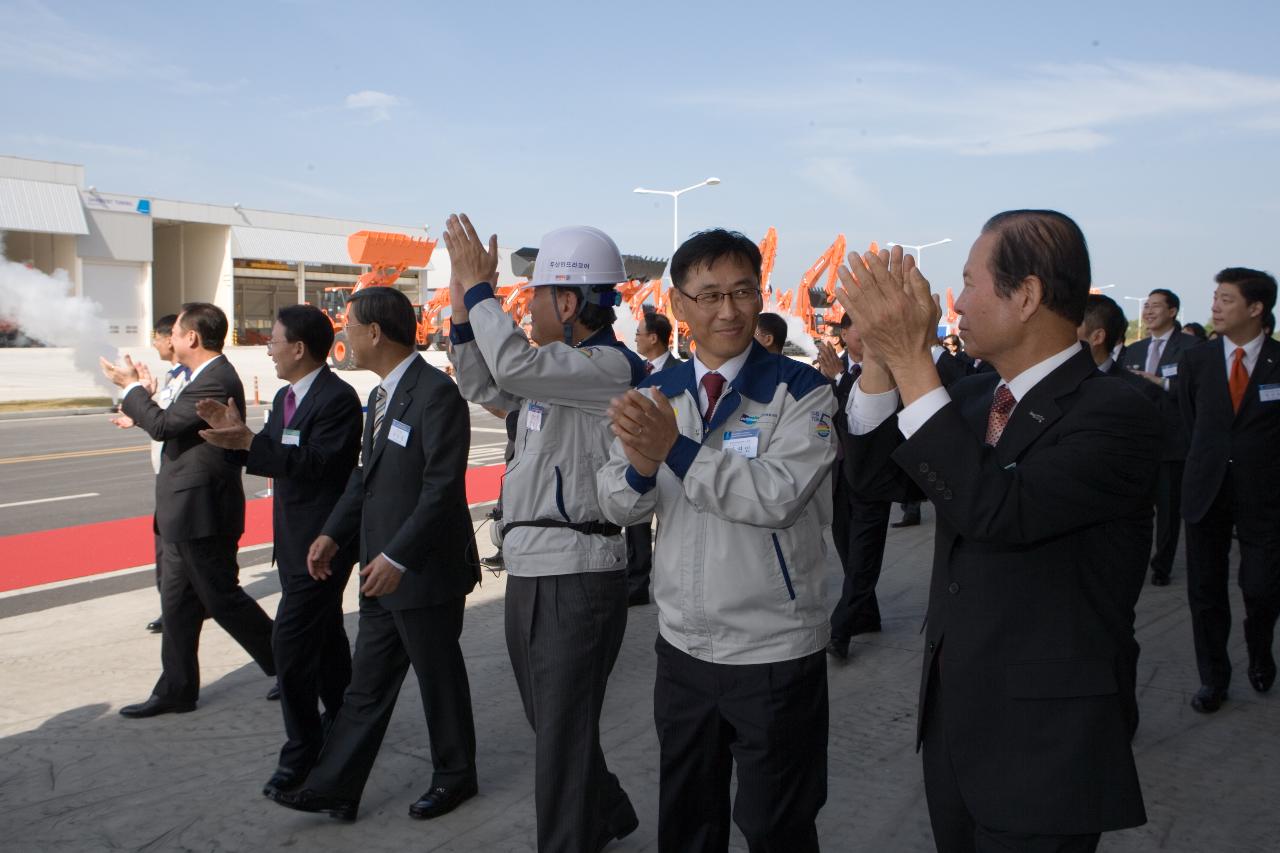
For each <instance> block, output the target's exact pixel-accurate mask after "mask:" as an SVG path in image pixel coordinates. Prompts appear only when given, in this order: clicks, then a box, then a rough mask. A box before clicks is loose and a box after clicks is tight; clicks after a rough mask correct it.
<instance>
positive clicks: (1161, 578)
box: [1151, 572, 1169, 586]
mask: <svg viewBox="0 0 1280 853" xmlns="http://www.w3.org/2000/svg"><path fill="white" fill-rule="evenodd" d="M1151 585H1152V586H1168V585H1169V576H1168V575H1161V574H1157V573H1155V572H1152V573H1151Z"/></svg>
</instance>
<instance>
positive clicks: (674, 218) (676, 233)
mask: <svg viewBox="0 0 1280 853" xmlns="http://www.w3.org/2000/svg"><path fill="white" fill-rule="evenodd" d="M718 183H720V179H719V178H707V179H706V180H705V181H699V182H698V183H696V184H694V185H693V186H689V187H685V188H684V189H680V190H649V189H645V188H644V187H636V188H635V189H634V190H632V192H635V193H647V194H648V195H666V196H671V256H672V257H673V258H674V257H675V254H676V249H678V248H680V196H681V195H683V194H684V193H687V192H689V191H690V190H696V189H698V187H714V186H715V185H716V184H718ZM669 268H670V262H669V261H668V269H669ZM671 286H672V287H675V286H676V280H675V279H674V278H673V279H671ZM673 332H674V335H675V344H676V352H677V353H679V352H680V324H679V323H677V324H676V328H675V329H674V330H673Z"/></svg>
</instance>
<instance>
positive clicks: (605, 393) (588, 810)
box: [444, 215, 645, 853]
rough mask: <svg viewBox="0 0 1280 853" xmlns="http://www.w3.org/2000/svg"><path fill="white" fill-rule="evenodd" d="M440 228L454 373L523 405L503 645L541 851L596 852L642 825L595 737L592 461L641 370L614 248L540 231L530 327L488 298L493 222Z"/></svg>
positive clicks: (510, 482) (613, 634)
mask: <svg viewBox="0 0 1280 853" xmlns="http://www.w3.org/2000/svg"><path fill="white" fill-rule="evenodd" d="M444 240H445V246H446V247H447V248H448V250H449V258H450V264H451V267H452V273H451V275H450V281H449V289H450V297H451V300H452V307H453V318H452V330H451V332H450V339H451V341H452V347H451V348H450V354H449V357H450V360H451V361H452V362H453V364H454V367H455V368H456V369H457V377H458V387H459V389H460V390H461V391H462V395H463V396H464V397H466V398H467V399H468V400H471V401H472V402H475V403H479V404H481V405H485V406H493V407H496V408H499V409H503V410H506V411H519V412H520V415H519V420H518V423H517V427H516V436H515V448H516V449H515V458H514V459H513V461H512V463H511V465H510V466H509V467H508V468H507V474H506V477H505V480H504V483H503V493H502V502H503V528H502V530H503V541H502V553H503V558H504V559H505V561H506V567H507V573H508V578H507V595H506V631H507V650H508V652H509V654H510V655H511V665H512V668H513V669H514V670H515V677H516V683H517V685H518V686H519V688H520V698H521V699H522V700H523V702H524V708H525V715H526V716H527V717H528V719H529V724H530V725H531V726H533V730H534V733H535V736H536V741H537V746H536V766H535V804H536V809H537V815H538V850H539V851H542V853H548V851H564V853H581V851H597V850H600V849H602V848H604V847H605V846H606V845H607V844H608V843H609V842H610V841H612V840H613V839H615V838H622V837H623V836H625V835H627V834H629V833H630V832H631V831H633V830H634V829H635V828H636V826H637V825H638V821H637V819H636V814H635V810H634V809H633V808H632V806H631V801H630V800H629V799H628V798H627V795H626V793H625V792H624V791H623V790H622V786H621V785H620V784H619V783H618V779H617V777H616V776H614V775H613V774H612V773H610V772H609V768H608V767H607V766H606V764H605V760H604V753H603V751H602V750H601V749H600V710H601V707H602V705H603V703H604V693H605V686H606V682H607V680H608V677H609V673H610V672H611V671H612V669H613V664H614V661H615V660H616V659H617V656H618V650H619V648H620V647H621V645H622V637H623V634H624V633H625V631H626V624H627V578H626V546H625V544H624V542H623V537H622V529H621V528H620V527H619V526H618V525H615V524H612V523H610V522H608V521H607V520H605V517H604V515H603V514H601V512H600V506H599V503H598V502H597V499H596V488H595V473H596V471H597V470H598V469H599V468H600V467H601V466H603V465H604V463H605V460H606V459H608V457H609V443H610V440H611V438H612V437H611V435H610V433H609V425H608V420H607V418H606V416H605V413H606V411H607V409H608V406H609V400H610V399H611V398H612V397H615V396H617V395H619V394H622V393H624V392H625V391H626V390H627V389H628V388H631V387H632V386H634V385H636V384H637V383H638V382H639V381H640V380H641V379H643V378H644V375H645V370H644V361H643V359H641V358H640V357H639V356H637V355H636V354H635V353H633V352H631V351H630V350H628V349H627V348H626V347H625V346H624V345H623V344H621V343H620V342H619V341H618V339H617V338H616V337H614V334H613V322H614V320H615V314H614V311H613V306H614V305H616V304H617V296H616V291H615V285H616V284H617V283H618V282H620V281H625V280H626V274H625V272H624V271H623V265H622V256H621V254H619V252H618V247H617V246H616V245H615V244H614V242H613V240H611V239H610V238H609V236H608V235H607V234H605V233H604V232H603V231H600V230H598V229H595V228H589V227H585V226H582V227H574V228H561V229H559V230H556V231H552V232H551V233H549V234H547V235H546V236H545V237H543V239H542V244H541V246H540V247H539V250H538V257H537V260H536V262H535V264H534V271H533V278H532V280H531V281H530V283H529V286H530V287H533V288H534V292H533V298H532V300H531V301H530V306H529V310H530V315H531V317H532V324H531V327H530V334H529V338H526V337H525V335H524V334H523V333H522V332H521V331H520V329H519V328H518V327H516V325H515V324H514V323H513V322H512V321H511V318H510V317H509V316H508V315H507V314H506V313H504V312H503V310H502V306H501V303H500V302H499V301H498V300H497V299H495V298H494V293H493V285H494V284H495V283H496V281H497V267H498V244H497V237H496V236H495V237H491V238H490V239H489V246H488V248H487V249H486V248H485V246H484V244H483V243H481V241H480V239H479V237H478V236H477V235H476V231H475V229H474V228H473V227H472V225H471V222H470V220H468V219H467V217H466V216H465V215H462V216H451V217H449V221H448V224H447V228H446V231H445V234H444ZM530 339H532V343H531V342H530ZM535 344H536V346H535Z"/></svg>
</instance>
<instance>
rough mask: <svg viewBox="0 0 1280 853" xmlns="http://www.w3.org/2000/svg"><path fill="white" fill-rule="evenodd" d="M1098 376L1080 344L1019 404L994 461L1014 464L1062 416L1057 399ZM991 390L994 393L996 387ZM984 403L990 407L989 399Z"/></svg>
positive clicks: (1094, 366) (1085, 348) (1086, 350)
mask: <svg viewBox="0 0 1280 853" xmlns="http://www.w3.org/2000/svg"><path fill="white" fill-rule="evenodd" d="M1100 375H1101V374H1099V372H1098V365H1097V363H1096V362H1094V360H1093V355H1092V354H1091V353H1090V352H1089V349H1088V347H1086V346H1085V345H1083V344H1081V345H1080V351H1079V352H1077V353H1076V354H1075V355H1073V356H1072V357H1071V358H1069V359H1068V360H1067V361H1065V362H1063V363H1062V364H1060V365H1059V366H1058V367H1056V368H1055V369H1054V370H1053V371H1052V372H1051V373H1050V374H1049V375H1048V376H1046V377H1045V378H1044V379H1041V380H1040V381H1039V382H1037V383H1036V384H1035V385H1034V386H1032V388H1031V390H1030V391H1028V392H1027V393H1026V395H1025V396H1024V397H1023V398H1022V399H1021V400H1019V401H1018V405H1017V407H1016V408H1015V409H1014V410H1013V415H1012V416H1011V417H1010V418H1009V423H1008V425H1007V426H1006V427H1005V428H1004V432H1003V433H1002V434H1001V436H1000V442H999V444H997V445H996V456H997V458H998V459H999V460H1000V461H1001V462H1002V463H1006V464H1007V463H1009V462H1013V461H1015V460H1016V459H1017V458H1018V456H1020V455H1021V454H1022V451H1024V450H1026V449H1027V447H1028V446H1030V445H1031V443H1032V442H1034V441H1035V440H1036V439H1037V438H1039V437H1040V435H1041V434H1042V433H1043V432H1044V431H1045V430H1047V429H1048V428H1049V427H1050V426H1052V425H1053V424H1054V423H1055V422H1056V421H1057V420H1058V418H1060V417H1062V410H1061V409H1060V408H1058V402H1057V401H1058V399H1059V398H1061V397H1065V396H1066V395H1067V394H1070V393H1072V392H1074V391H1075V390H1076V389H1077V388H1079V387H1080V383H1082V382H1084V381H1085V380H1086V379H1091V378H1093V377H1097V376H1100ZM991 391H992V394H994V393H995V385H992V388H991ZM987 402H988V406H989V405H990V398H988V399H987ZM984 426H985V425H984Z"/></svg>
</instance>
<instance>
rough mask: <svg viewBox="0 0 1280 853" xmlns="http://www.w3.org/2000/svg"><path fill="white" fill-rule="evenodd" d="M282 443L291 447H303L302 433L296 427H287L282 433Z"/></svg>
mask: <svg viewBox="0 0 1280 853" xmlns="http://www.w3.org/2000/svg"><path fill="white" fill-rule="evenodd" d="M280 443H281V444H284V445H287V446H290V447H301V446H302V433H301V432H300V431H298V430H296V429H287V430H285V431H284V432H282V433H281V434H280Z"/></svg>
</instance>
